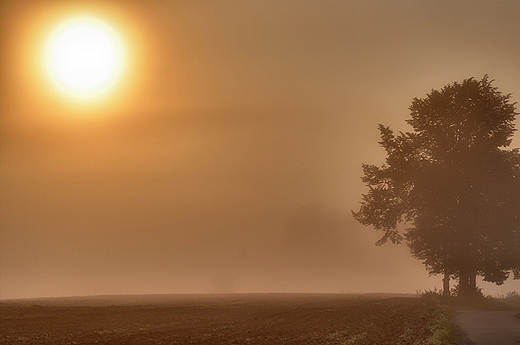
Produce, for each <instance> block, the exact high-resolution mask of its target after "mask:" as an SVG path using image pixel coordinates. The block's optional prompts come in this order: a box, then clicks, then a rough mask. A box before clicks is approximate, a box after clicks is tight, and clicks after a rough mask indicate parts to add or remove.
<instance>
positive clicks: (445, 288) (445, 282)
mask: <svg viewBox="0 0 520 345" xmlns="http://www.w3.org/2000/svg"><path fill="white" fill-rule="evenodd" d="M442 295H443V296H449V295H450V275H449V273H448V270H444V278H443V279H442Z"/></svg>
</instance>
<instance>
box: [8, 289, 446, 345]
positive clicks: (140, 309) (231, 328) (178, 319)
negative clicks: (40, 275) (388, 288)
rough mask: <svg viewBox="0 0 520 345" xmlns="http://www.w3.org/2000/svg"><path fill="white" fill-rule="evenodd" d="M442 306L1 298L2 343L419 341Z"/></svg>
mask: <svg viewBox="0 0 520 345" xmlns="http://www.w3.org/2000/svg"><path fill="white" fill-rule="evenodd" d="M435 308H436V307H435V305H434V304H433V303H432V302H429V301H428V300H426V299H423V298H412V297H390V298H389V296H382V295H334V294H326V295H315V294H309V295H307V294H301V295H300V294H258V295H256V294H251V295H250V294H245V295H198V296H197V295H171V296H167V295H165V296H126V297H125V296H121V297H117V296H116V297H93V298H62V299H41V300H25V301H22V300H20V301H3V303H0V317H1V322H0V344H93V343H95V344H299V345H305V344H342V345H343V344H360V345H361V344H380V345H385V344H392V345H396V344H401V345H405V344H416V343H417V342H418V340H421V339H426V338H428V337H429V336H431V331H430V330H429V328H428V323H429V320H430V319H432V317H433V315H434V314H435Z"/></svg>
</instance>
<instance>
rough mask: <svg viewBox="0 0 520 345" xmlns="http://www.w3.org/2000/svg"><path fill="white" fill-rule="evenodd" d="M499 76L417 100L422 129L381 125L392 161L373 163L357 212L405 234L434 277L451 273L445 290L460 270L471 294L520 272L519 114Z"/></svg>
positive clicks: (392, 234)
mask: <svg viewBox="0 0 520 345" xmlns="http://www.w3.org/2000/svg"><path fill="white" fill-rule="evenodd" d="M492 83H493V80H490V79H489V78H488V76H487V75H486V76H484V78H482V80H475V79H474V78H470V79H466V80H464V81H462V82H460V83H459V82H454V83H452V84H449V85H446V86H444V87H443V88H442V89H440V90H432V91H431V92H430V93H429V94H428V95H427V96H426V97H425V98H414V99H413V101H412V105H411V106H410V108H409V109H410V111H411V118H410V119H408V120H406V122H407V123H408V124H409V125H410V126H411V127H412V128H413V131H411V132H405V133H402V132H400V133H398V134H394V133H393V131H392V130H391V129H390V128H389V127H385V126H383V125H379V130H380V132H381V142H380V144H381V146H383V148H384V149H385V150H386V153H387V158H386V163H385V164H382V165H381V166H375V165H367V164H364V165H363V172H364V176H363V177H362V180H363V182H364V183H365V184H366V185H367V186H368V193H367V194H364V195H363V196H362V202H361V208H360V210H359V211H358V212H353V215H354V217H355V218H356V219H357V220H358V221H359V222H361V223H362V224H364V225H366V226H367V225H372V226H373V227H374V228H375V229H376V230H379V231H382V232H383V236H382V238H381V239H380V240H379V241H378V242H377V244H379V245H380V244H383V243H385V242H387V241H391V242H393V243H400V242H401V241H402V240H405V241H406V242H407V244H408V246H409V247H410V250H411V253H412V255H413V256H414V257H415V258H417V259H419V260H421V261H422V262H423V264H424V265H425V267H426V269H427V271H428V273H429V274H444V286H443V289H444V292H445V293H449V279H450V277H452V278H458V280H459V286H458V289H459V294H461V295H470V294H472V293H475V292H476V291H477V286H476V277H477V276H478V275H479V276H482V277H483V279H484V280H485V281H489V282H493V283H496V284H502V283H503V282H504V281H505V280H506V279H507V278H508V276H509V275H510V274H511V273H513V274H514V277H515V279H520V153H519V150H518V149H517V148H516V149H510V148H508V147H509V146H510V144H511V142H512V137H513V134H514V132H515V131H516V129H515V125H514V121H515V118H516V116H517V115H518V113H517V112H516V111H515V105H516V103H513V102H511V95H510V94H502V93H501V92H500V91H499V90H498V89H497V88H496V87H494V86H493V85H492ZM400 224H406V225H405V226H401V225H400Z"/></svg>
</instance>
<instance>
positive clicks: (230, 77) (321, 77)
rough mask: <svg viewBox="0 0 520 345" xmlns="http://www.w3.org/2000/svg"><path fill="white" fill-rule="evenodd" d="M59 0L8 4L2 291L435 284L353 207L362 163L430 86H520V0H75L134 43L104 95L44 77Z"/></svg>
mask: <svg viewBox="0 0 520 345" xmlns="http://www.w3.org/2000/svg"><path fill="white" fill-rule="evenodd" d="M64 6H66V5H64V4H63V3H55V2H41V1H40V2H16V1H13V2H9V1H5V2H2V3H1V4H0V39H1V41H0V43H1V46H2V49H1V51H0V74H1V76H0V140H1V142H0V298H26V297H43V296H73V295H96V294H103V295H104V294H145V293H146V294H149V293H193V292H195V293H215V292H219V293H220V292H237V293H242V292H404V293H415V292H416V291H418V290H425V289H433V288H434V287H440V286H441V277H439V276H437V277H428V275H427V273H426V271H425V270H424V268H423V266H422V264H421V263H420V262H418V261H416V260H414V259H413V258H412V257H411V255H410V253H409V250H408V248H407V247H406V245H405V244H401V245H399V246H395V245H391V244H386V245H384V246H381V247H378V246H375V242H376V241H377V240H378V239H379V237H380V236H381V234H378V233H377V232H376V231H375V230H374V229H372V228H365V227H363V226H362V225H360V224H358V223H357V222H356V221H355V220H354V219H353V218H352V216H351V210H357V209H358V207H359V201H360V200H361V194H362V193H364V192H366V188H365V186H364V185H363V183H362V182H361V179H360V177H361V175H362V170H361V164H362V163H370V164H380V163H382V162H383V161H384V158H385V156H384V151H383V149H381V148H380V147H379V145H378V143H377V142H378V141H379V137H378V135H379V133H378V130H377V124H379V123H382V124H385V125H390V126H392V128H393V129H397V130H407V129H408V128H407V127H406V125H405V122H404V120H405V119H406V118H407V117H408V107H409V105H410V104H411V100H412V98H413V97H424V96H425V95H426V93H428V92H429V91H430V90H431V89H432V88H440V87H442V86H443V85H445V84H448V83H451V82H453V81H457V80H459V81H460V80H462V79H464V78H469V77H475V78H478V79H480V78H481V77H482V76H483V75H484V74H489V75H490V77H491V78H492V79H495V84H494V85H495V86H497V87H498V88H499V89H500V90H501V91H502V92H504V93H512V94H513V100H515V101H518V100H519V99H520V98H519V97H520V84H519V82H518V80H519V76H520V64H518V56H520V45H518V44H517V42H520V22H519V21H518V13H520V4H519V3H518V2H515V1H510V2H508V1H500V2H491V1H489V2H456V3H451V2H397V1H396V2H394V1H370V2H361V1H356V2H349V1H344V2H316V1H298V2H276V1H251V2H226V1H222V2H202V1H201V2H198V1H196V2H189V1H186V2H183V1H175V2H166V1H161V2H135V3H134V2H124V3H123V2H113V3H112V2H111V3H108V4H105V5H101V4H100V3H89V2H78V3H77V4H75V6H77V7H74V8H77V9H79V10H82V9H83V8H85V9H90V8H92V7H95V8H96V11H100V12H101V13H103V11H106V12H107V13H111V14H114V13H116V14H117V16H119V17H118V18H122V19H120V20H121V23H124V25H123V24H121V25H122V26H124V27H125V28H126V29H125V30H126V31H125V34H126V35H130V36H131V39H130V40H131V41H132V42H133V43H132V44H133V50H132V52H133V53H132V54H134V55H133V57H134V62H135V63H134V64H133V65H130V67H129V70H128V73H129V74H132V73H133V74H132V75H133V76H134V77H132V78H131V79H130V81H128V86H127V87H126V89H125V91H124V92H122V93H121V96H118V97H119V98H118V100H117V101H114V102H113V104H110V105H107V106H105V107H97V108H95V109H94V110H90V109H89V108H88V106H83V108H82V109H80V110H78V109H77V108H74V107H73V106H71V105H70V104H68V103H67V101H64V100H62V99H60V98H59V97H57V96H56V95H54V96H53V95H48V94H44V93H42V92H43V91H41V90H43V89H45V88H46V86H45V85H44V84H42V82H41V81H40V79H39V77H37V76H32V74H31V73H32V72H31V71H33V70H34V69H33V67H31V66H32V65H31V64H32V63H33V62H31V61H33V60H34V59H35V57H34V56H33V55H31V54H30V52H32V51H33V50H34V49H35V48H33V47H32V45H34V44H35V43H34V42H35V38H34V37H36V36H37V35H40V34H41V33H39V32H38V27H37V25H36V24H35V23H40V22H42V21H43V19H42V18H43V17H45V16H48V15H49V13H54V12H56V13H58V12H59V11H62V10H63V7H64ZM67 6H70V5H67ZM105 7H106V8H105ZM67 10H69V9H67ZM46 18H47V17H46ZM128 28H130V29H128ZM29 65H30V66H29ZM513 146H515V147H518V146H520V138H519V135H518V134H516V137H515V140H514V142H513ZM519 283H520V282H519V281H512V280H509V281H507V282H506V284H504V286H501V287H496V286H493V285H491V284H487V283H479V285H480V286H481V287H483V288H484V293H489V294H498V293H505V292H507V291H512V290H517V291H519V290H520V284H519Z"/></svg>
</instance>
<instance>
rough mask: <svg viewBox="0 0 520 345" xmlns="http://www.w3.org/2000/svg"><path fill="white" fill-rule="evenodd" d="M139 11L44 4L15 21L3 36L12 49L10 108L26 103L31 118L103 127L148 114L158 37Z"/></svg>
mask: <svg viewBox="0 0 520 345" xmlns="http://www.w3.org/2000/svg"><path fill="white" fill-rule="evenodd" d="M138 10H139V8H138V7H132V6H121V4H120V3H113V2H107V3H105V2H84V3H76V2H70V3H69V2H44V1H42V2H31V3H29V4H28V5H27V6H25V7H24V8H23V11H18V12H16V13H14V15H13V16H12V17H10V18H9V23H7V24H8V25H6V26H5V27H9V29H10V31H9V34H5V35H2V36H3V37H4V39H5V40H6V41H5V42H6V44H9V46H10V47H12V49H10V50H8V51H6V52H5V54H4V56H3V59H4V60H3V65H4V66H6V67H4V70H5V73H7V75H6V77H8V78H9V80H10V82H9V84H6V85H8V87H7V89H6V90H7V91H8V92H9V94H10V95H9V96H7V95H6V96H5V97H6V100H7V101H8V102H11V100H12V101H13V102H14V100H16V99H24V102H23V104H22V105H20V104H18V105H17V108H16V109H17V111H19V112H21V113H22V114H24V115H23V116H24V117H31V118H34V119H37V118H47V119H56V120H58V121H61V120H59V119H64V120H66V121H69V120H71V121H75V120H76V119H77V120H80V121H83V120H84V119H92V120H96V121H97V119H101V118H104V119H108V118H113V116H116V115H117V114H123V113H125V112H126V111H127V110H128V109H135V108H138V107H139V106H141V99H140V98H139V95H140V94H142V88H143V87H145V86H143V85H145V84H146V82H147V80H148V79H149V77H148V75H149V74H150V73H149V71H148V70H149V65H150V64H149V63H145V61H150V49H149V48H148V42H149V41H150V39H149V35H150V34H149V32H148V23H147V22H146V20H142V19H141V16H140V15H139V12H138ZM9 104H10V103H9ZM5 107H8V104H6V105H5ZM22 108H23V109H24V111H22ZM44 114H45V115H44ZM75 115H87V116H79V117H78V116H75ZM21 116H22V115H21ZM52 121H54V120H52Z"/></svg>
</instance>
